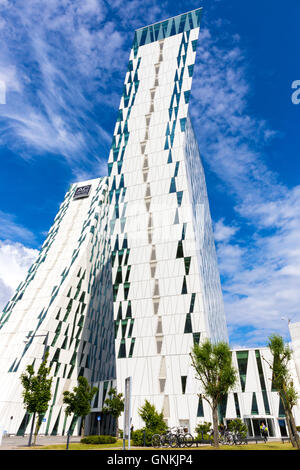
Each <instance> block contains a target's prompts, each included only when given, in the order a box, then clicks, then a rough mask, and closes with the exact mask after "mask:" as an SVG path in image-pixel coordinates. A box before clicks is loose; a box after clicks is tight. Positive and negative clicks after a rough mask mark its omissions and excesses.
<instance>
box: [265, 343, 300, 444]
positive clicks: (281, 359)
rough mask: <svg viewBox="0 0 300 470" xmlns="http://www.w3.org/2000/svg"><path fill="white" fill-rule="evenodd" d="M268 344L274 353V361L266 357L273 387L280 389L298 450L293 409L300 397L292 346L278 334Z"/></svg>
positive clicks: (279, 392) (286, 415) (291, 435)
mask: <svg viewBox="0 0 300 470" xmlns="http://www.w3.org/2000/svg"><path fill="white" fill-rule="evenodd" d="M267 346H268V347H269V349H270V351H271V353H272V355H273V363H272V364H270V363H269V362H268V361H266V359H265V358H264V359H265V361H266V362H267V363H268V364H269V366H270V368H271V369H272V371H273V377H272V381H273V388H274V389H275V390H277V391H278V394H279V396H280V398H281V401H282V404H283V408H284V413H285V417H286V422H287V426H288V430H289V435H290V438H291V442H292V444H293V447H297V448H298V450H300V438H299V435H298V432H297V428H296V423H295V420H294V416H293V411H292V410H293V407H294V406H295V405H296V404H297V401H298V399H299V394H298V393H297V391H296V390H295V387H294V384H293V380H292V378H291V375H290V372H289V362H290V360H291V357H292V351H291V349H290V347H289V346H288V345H286V344H285V343H284V341H283V338H282V336H280V335H277V334H273V335H271V336H270V337H269V342H268V344H267Z"/></svg>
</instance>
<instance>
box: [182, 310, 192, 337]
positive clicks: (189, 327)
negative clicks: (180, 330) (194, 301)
mask: <svg viewBox="0 0 300 470" xmlns="http://www.w3.org/2000/svg"><path fill="white" fill-rule="evenodd" d="M184 332H185V333H193V330H192V320H191V314H190V313H187V314H186V320H185V326H184Z"/></svg>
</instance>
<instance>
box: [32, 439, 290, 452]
mask: <svg viewBox="0 0 300 470" xmlns="http://www.w3.org/2000/svg"><path fill="white" fill-rule="evenodd" d="M114 448H115V449H122V448H123V440H122V439H118V441H117V442H115V443H114V444H82V443H80V442H76V443H72V442H71V443H70V444H69V450H103V449H114ZM131 448H132V449H140V450H154V449H153V448H152V447H134V446H132V445H131ZM31 449H39V450H66V444H58V445H48V446H39V447H31ZM126 449H127V441H126ZM155 450H156V451H157V450H158V449H155ZM162 450H165V451H167V450H168V448H165V449H162ZM172 450H179V451H180V450H183V449H182V448H176V449H172ZM185 450H191V451H197V450H198V451H202V450H220V451H222V450H225V451H226V450H240V451H243V450H296V449H295V448H294V447H293V446H292V444H290V443H282V442H275V441H273V442H267V443H266V444H262V443H260V444H254V443H253V444H247V445H240V446H236V445H233V446H220V447H219V449H215V448H214V447H213V446H199V447H189V448H188V449H187V448H186V449H185Z"/></svg>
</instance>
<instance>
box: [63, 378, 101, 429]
mask: <svg viewBox="0 0 300 470" xmlns="http://www.w3.org/2000/svg"><path fill="white" fill-rule="evenodd" d="M77 382H78V387H74V389H73V392H70V391H66V392H64V393H63V403H64V404H65V405H67V407H66V410H65V413H66V415H67V416H70V415H71V414H73V415H74V416H75V417H76V418H79V417H81V429H80V434H81V435H82V437H83V436H84V432H85V418H86V416H87V415H88V414H89V413H90V412H91V401H92V399H93V396H94V395H95V394H96V393H97V391H98V388H97V387H93V388H92V387H91V386H90V385H89V383H88V381H87V379H86V378H85V377H81V376H79V377H78V379H77Z"/></svg>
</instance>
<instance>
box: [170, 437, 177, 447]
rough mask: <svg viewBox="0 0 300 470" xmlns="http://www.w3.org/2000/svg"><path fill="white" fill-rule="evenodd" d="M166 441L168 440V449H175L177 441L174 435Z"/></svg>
mask: <svg viewBox="0 0 300 470" xmlns="http://www.w3.org/2000/svg"><path fill="white" fill-rule="evenodd" d="M168 440H169V446H170V447H177V445H178V441H177V437H176V436H175V435H173V436H170V437H169V439H168Z"/></svg>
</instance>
